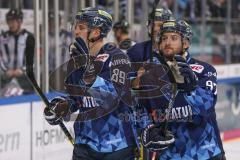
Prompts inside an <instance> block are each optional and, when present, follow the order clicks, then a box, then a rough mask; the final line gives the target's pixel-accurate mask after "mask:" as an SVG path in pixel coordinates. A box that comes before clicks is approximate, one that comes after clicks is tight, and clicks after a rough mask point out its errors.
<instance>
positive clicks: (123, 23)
mask: <svg viewBox="0 0 240 160" xmlns="http://www.w3.org/2000/svg"><path fill="white" fill-rule="evenodd" d="M118 29H121V30H122V32H123V33H126V34H128V29H129V23H128V22H127V21H118V22H116V23H115V24H114V25H113V31H116V30H118Z"/></svg>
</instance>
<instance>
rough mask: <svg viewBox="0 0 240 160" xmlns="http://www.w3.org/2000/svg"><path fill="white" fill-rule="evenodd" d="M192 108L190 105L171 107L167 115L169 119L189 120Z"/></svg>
mask: <svg viewBox="0 0 240 160" xmlns="http://www.w3.org/2000/svg"><path fill="white" fill-rule="evenodd" d="M192 115H193V113H192V108H191V106H190V105H186V106H182V107H176V108H172V110H171V111H170V113H169V115H167V116H168V119H170V120H191V118H192Z"/></svg>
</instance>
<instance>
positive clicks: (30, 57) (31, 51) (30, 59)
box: [25, 35, 74, 145]
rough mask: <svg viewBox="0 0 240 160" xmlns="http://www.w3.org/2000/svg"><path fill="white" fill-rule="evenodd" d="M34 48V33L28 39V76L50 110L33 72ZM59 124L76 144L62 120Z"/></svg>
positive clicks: (26, 50) (72, 142)
mask: <svg viewBox="0 0 240 160" xmlns="http://www.w3.org/2000/svg"><path fill="white" fill-rule="evenodd" d="M34 48H35V39H34V37H33V36H32V35H29V36H28V37H27V40H26V49H25V54H26V55H25V56H26V73H27V77H28V78H29V80H30V82H31V84H32V86H33V87H34V89H35V90H36V92H37V93H38V95H39V96H40V97H41V99H42V100H43V102H44V103H45V105H46V107H47V108H48V109H49V110H50V103H49V101H48V99H47V97H46V96H45V95H44V93H43V91H42V90H41V88H40V87H39V85H38V84H37V81H36V79H35V76H34V72H33V57H34ZM59 126H60V127H61V129H62V131H63V132H64V134H65V135H66V136H67V138H68V140H69V141H70V143H71V144H72V145H74V139H73V137H72V136H71V134H70V133H69V131H68V130H67V128H66V126H65V125H64V124H63V122H62V121H60V123H59Z"/></svg>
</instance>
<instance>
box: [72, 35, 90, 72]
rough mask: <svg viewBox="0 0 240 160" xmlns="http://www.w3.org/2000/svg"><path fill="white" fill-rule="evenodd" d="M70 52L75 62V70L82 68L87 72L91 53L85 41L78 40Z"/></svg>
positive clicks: (79, 38)
mask: <svg viewBox="0 0 240 160" xmlns="http://www.w3.org/2000/svg"><path fill="white" fill-rule="evenodd" d="M69 52H70V56H71V58H72V59H73V60H74V61H73V62H74V66H75V69H79V68H81V69H82V70H83V71H84V72H85V70H86V68H87V65H88V62H89V58H88V57H89V51H88V48H87V45H86V43H85V42H84V40H83V39H82V38H81V37H78V38H76V39H75V41H74V42H73V43H72V44H71V45H70V46H69Z"/></svg>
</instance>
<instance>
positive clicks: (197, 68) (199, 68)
mask: <svg viewBox="0 0 240 160" xmlns="http://www.w3.org/2000/svg"><path fill="white" fill-rule="evenodd" d="M190 67H191V69H192V70H193V71H194V72H197V73H202V71H203V70H204V67H203V66H202V65H199V64H190Z"/></svg>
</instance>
